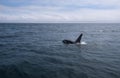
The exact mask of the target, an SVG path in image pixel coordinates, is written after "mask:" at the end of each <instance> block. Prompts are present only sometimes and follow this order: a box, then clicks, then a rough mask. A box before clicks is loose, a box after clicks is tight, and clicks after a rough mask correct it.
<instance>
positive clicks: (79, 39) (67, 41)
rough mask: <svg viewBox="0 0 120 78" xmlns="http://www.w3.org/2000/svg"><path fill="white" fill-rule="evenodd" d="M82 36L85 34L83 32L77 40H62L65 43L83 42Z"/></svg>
mask: <svg viewBox="0 0 120 78" xmlns="http://www.w3.org/2000/svg"><path fill="white" fill-rule="evenodd" d="M82 36H83V34H82V33H81V34H80V35H79V37H78V38H77V39H76V40H75V41H71V40H63V41H62V42H63V43H64V44H80V43H81V39H82Z"/></svg>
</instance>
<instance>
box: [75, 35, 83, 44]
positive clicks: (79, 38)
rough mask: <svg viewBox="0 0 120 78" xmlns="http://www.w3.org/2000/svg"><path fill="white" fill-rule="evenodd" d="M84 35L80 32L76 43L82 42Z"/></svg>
mask: <svg viewBox="0 0 120 78" xmlns="http://www.w3.org/2000/svg"><path fill="white" fill-rule="evenodd" d="M82 35H83V34H80V36H79V37H78V38H77V39H76V41H75V43H80V42H81V39H82Z"/></svg>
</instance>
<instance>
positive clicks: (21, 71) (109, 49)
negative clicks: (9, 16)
mask: <svg viewBox="0 0 120 78" xmlns="http://www.w3.org/2000/svg"><path fill="white" fill-rule="evenodd" d="M80 33H83V38H82V43H84V44H82V45H75V44H71V45H65V44H63V43H62V40H64V39H69V40H73V41H74V40H75V39H76V38H77V37H78V36H79V35H80ZM0 78H120V24H114V23H110V24H109V23H105V24H104V23H102V24H99V23H78V24H75V23H69V24H66V23H63V24H62V23H53V24H52V23H41V24H34V23H30V24H29V23H26V24H25V23H23V24H22V23H21V24H16V23H10V24H9V23H6V24H5V23H1V24H0Z"/></svg>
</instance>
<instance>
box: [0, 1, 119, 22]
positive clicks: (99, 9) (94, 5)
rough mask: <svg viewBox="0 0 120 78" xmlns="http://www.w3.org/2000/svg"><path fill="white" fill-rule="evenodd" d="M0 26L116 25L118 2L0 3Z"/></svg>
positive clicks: (117, 20)
mask: <svg viewBox="0 0 120 78" xmlns="http://www.w3.org/2000/svg"><path fill="white" fill-rule="evenodd" d="M0 22H38V23H39V22H117V23H119V22H120V0H0Z"/></svg>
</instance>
